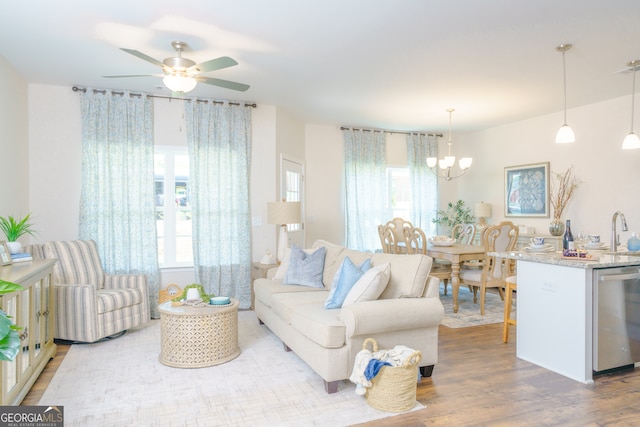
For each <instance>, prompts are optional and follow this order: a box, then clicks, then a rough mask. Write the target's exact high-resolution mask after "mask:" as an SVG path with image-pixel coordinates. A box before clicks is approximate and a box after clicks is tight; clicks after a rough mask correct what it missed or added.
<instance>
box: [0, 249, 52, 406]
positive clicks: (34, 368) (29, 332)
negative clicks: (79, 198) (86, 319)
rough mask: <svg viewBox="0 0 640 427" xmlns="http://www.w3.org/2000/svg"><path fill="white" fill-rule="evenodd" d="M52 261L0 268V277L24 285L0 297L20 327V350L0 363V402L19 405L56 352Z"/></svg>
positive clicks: (0, 302) (3, 307)
mask: <svg viewBox="0 0 640 427" xmlns="http://www.w3.org/2000/svg"><path fill="white" fill-rule="evenodd" d="M56 262H57V261H56V260H54V259H39V260H33V261H28V262H21V263H17V264H13V265H7V266H4V267H0V279H2V280H5V281H7V282H12V283H17V284H19V285H21V286H22V287H23V288H25V289H24V290H23V291H18V292H12V293H10V294H5V295H2V296H0V306H1V307H2V310H3V311H4V312H5V313H7V314H8V315H9V316H11V317H13V322H14V323H15V324H16V325H18V326H21V327H22V328H23V329H21V330H20V331H19V332H18V333H19V334H20V340H21V342H22V351H19V352H18V355H17V356H16V358H15V360H13V361H12V362H6V361H3V362H0V363H1V367H0V405H19V404H20V402H22V399H24V397H25V396H26V394H27V393H28V392H29V390H30V389H31V386H33V383H35V381H36V379H37V378H38V376H39V375H40V373H41V372H42V370H43V369H44V367H45V366H46V364H47V363H48V362H49V359H51V358H53V357H54V356H55V355H56V345H55V343H54V342H53V328H54V321H55V311H54V305H53V289H52V279H51V272H52V270H53V266H54V264H55V263H56Z"/></svg>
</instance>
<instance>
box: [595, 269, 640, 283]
mask: <svg viewBox="0 0 640 427" xmlns="http://www.w3.org/2000/svg"><path fill="white" fill-rule="evenodd" d="M637 279H640V271H638V272H637V273H621V274H604V275H602V276H600V281H601V282H613V281H616V280H637Z"/></svg>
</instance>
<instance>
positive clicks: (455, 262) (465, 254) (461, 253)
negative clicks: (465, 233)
mask: <svg viewBox="0 0 640 427" xmlns="http://www.w3.org/2000/svg"><path fill="white" fill-rule="evenodd" d="M427 255H429V256H430V257H431V258H434V259H442V260H447V261H449V262H450V263H451V288H452V294H453V312H454V313H457V312H458V291H459V289H460V265H461V264H462V263H463V262H465V261H482V260H484V258H485V249H484V246H480V245H463V244H460V243H454V244H452V245H450V246H438V245H433V244H431V243H429V244H428V245H427Z"/></svg>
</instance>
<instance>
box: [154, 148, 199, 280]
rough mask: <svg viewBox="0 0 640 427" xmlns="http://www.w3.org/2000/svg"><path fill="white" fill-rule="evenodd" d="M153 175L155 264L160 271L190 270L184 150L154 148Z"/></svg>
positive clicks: (187, 183) (186, 176) (186, 174)
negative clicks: (178, 268) (172, 269)
mask: <svg viewBox="0 0 640 427" xmlns="http://www.w3.org/2000/svg"><path fill="white" fill-rule="evenodd" d="M154 173H155V197H156V227H157V231H158V263H159V264H160V267H180V266H191V265H193V247H192V245H191V224H192V221H191V204H190V203H189V154H188V153H187V148H186V147H167V146H159V147H158V146H157V147H156V149H155V154H154Z"/></svg>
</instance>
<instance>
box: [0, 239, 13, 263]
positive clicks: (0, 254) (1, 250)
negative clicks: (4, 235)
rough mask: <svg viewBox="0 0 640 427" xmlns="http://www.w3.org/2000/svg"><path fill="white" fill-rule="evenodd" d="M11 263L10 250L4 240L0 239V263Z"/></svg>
mask: <svg viewBox="0 0 640 427" xmlns="http://www.w3.org/2000/svg"><path fill="white" fill-rule="evenodd" d="M7 264H11V252H9V246H7V242H6V241H5V240H2V241H0V265H7Z"/></svg>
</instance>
